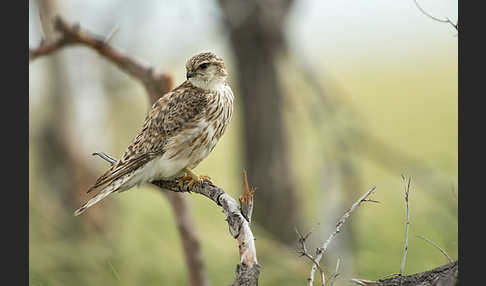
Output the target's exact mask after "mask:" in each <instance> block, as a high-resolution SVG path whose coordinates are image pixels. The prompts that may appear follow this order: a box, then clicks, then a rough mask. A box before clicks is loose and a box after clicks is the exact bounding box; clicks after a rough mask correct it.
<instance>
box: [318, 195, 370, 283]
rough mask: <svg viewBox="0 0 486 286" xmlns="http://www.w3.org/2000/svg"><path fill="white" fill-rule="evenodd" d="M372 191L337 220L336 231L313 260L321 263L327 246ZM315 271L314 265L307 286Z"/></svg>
mask: <svg viewBox="0 0 486 286" xmlns="http://www.w3.org/2000/svg"><path fill="white" fill-rule="evenodd" d="M374 190H376V186H373V187H372V188H371V189H369V190H368V191H367V192H366V193H365V194H364V195H363V196H361V198H359V200H357V201H356V202H355V203H354V204H353V205H352V206H351V208H350V209H349V210H348V211H347V212H345V213H344V215H343V216H342V217H341V218H340V219H339V221H338V222H337V224H336V230H335V231H334V232H333V233H331V235H330V236H329V238H328V239H327V240H326V241H325V242H324V244H323V245H322V247H321V248H318V249H319V251H318V254H317V256H316V258H315V260H316V261H317V262H320V261H321V259H322V256H323V255H324V253H325V252H326V250H327V248H328V247H329V244H330V243H331V241H332V240H333V239H334V237H336V235H337V234H338V233H339V232H340V231H341V227H342V226H343V225H344V223H345V222H346V219H347V218H348V217H349V216H350V215H351V213H352V212H353V211H354V210H355V209H356V207H358V206H359V205H360V204H361V203H362V202H364V201H366V199H367V198H368V196H369V195H371V193H373V191H374ZM316 269H317V266H316V265H315V264H314V265H313V266H312V269H311V273H310V277H309V285H312V283H313V281H314V274H315V272H316Z"/></svg>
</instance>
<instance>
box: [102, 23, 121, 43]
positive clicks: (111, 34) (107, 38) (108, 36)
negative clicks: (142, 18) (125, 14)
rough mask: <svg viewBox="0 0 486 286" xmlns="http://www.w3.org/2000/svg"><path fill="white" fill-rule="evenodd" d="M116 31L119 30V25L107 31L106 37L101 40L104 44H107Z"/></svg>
mask: <svg viewBox="0 0 486 286" xmlns="http://www.w3.org/2000/svg"><path fill="white" fill-rule="evenodd" d="M118 31H120V26H119V25H116V26H115V27H113V28H112V29H111V31H110V32H109V33H108V35H106V37H105V38H104V39H103V42H104V43H105V45H107V44H108V43H109V42H110V41H111V39H113V37H114V36H115V35H116V33H118Z"/></svg>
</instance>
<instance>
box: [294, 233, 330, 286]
mask: <svg viewBox="0 0 486 286" xmlns="http://www.w3.org/2000/svg"><path fill="white" fill-rule="evenodd" d="M295 232H296V233H297V236H298V237H299V244H300V249H298V250H297V252H298V253H299V254H300V256H304V257H307V258H308V259H309V260H310V261H311V262H312V263H313V266H315V267H317V269H319V272H320V274H321V285H322V286H324V285H326V276H325V275H324V271H323V270H322V268H321V265H320V264H319V261H317V260H316V259H315V257H314V256H312V255H311V254H310V253H309V252H308V251H307V245H306V244H305V241H306V240H307V238H308V237H309V235H310V234H311V233H312V230H310V231H309V232H308V233H307V234H305V235H302V234H301V233H300V232H299V230H298V229H297V228H295ZM307 282H308V283H309V284H308V285H309V286H310V285H312V280H310V279H307Z"/></svg>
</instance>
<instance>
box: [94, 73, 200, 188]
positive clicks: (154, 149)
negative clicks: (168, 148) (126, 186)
mask: <svg viewBox="0 0 486 286" xmlns="http://www.w3.org/2000/svg"><path fill="white" fill-rule="evenodd" d="M207 104H208V92H206V91H204V90H202V89H199V88H196V87H194V86H192V85H191V83H190V82H189V81H186V82H184V83H183V84H181V85H180V86H178V87H177V88H175V89H173V90H172V91H170V92H168V93H166V94H165V95H163V96H162V97H161V98H160V99H159V100H158V101H156V102H155V103H154V104H153V105H152V107H151V109H150V111H149V112H148V114H147V116H146V117H145V122H144V124H143V127H142V129H141V130H140V131H139V132H138V134H137V136H136V137H135V139H134V140H133V142H132V143H131V144H130V145H129V146H128V148H127V150H126V151H125V153H124V154H123V156H122V158H121V159H120V160H119V161H118V162H117V163H116V164H114V165H113V166H112V167H111V168H110V169H109V170H108V171H106V172H105V173H104V174H103V175H102V176H101V177H99V178H98V180H97V181H96V183H95V184H94V185H93V186H92V187H91V188H90V189H89V190H88V193H89V192H91V191H92V190H95V189H98V188H99V187H101V186H104V185H106V184H108V183H111V182H113V181H114V180H116V179H118V178H120V177H121V176H123V175H126V174H128V173H130V172H133V171H135V170H136V169H138V168H140V167H142V166H143V165H144V164H146V163H147V162H149V161H150V160H152V159H153V158H155V157H158V156H160V155H162V154H163V153H164V152H165V150H164V147H165V144H166V142H167V140H168V139H170V138H171V137H173V136H175V135H177V134H178V133H179V132H180V131H181V130H183V129H184V127H187V125H189V124H191V122H194V121H196V120H197V118H198V117H200V116H202V114H203V111H204V110H205V109H206V106H207Z"/></svg>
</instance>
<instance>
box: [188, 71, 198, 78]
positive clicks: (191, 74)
mask: <svg viewBox="0 0 486 286" xmlns="http://www.w3.org/2000/svg"><path fill="white" fill-rule="evenodd" d="M195 75H196V73H195V72H187V73H186V78H187V79H190V78H191V77H194V76H195Z"/></svg>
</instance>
